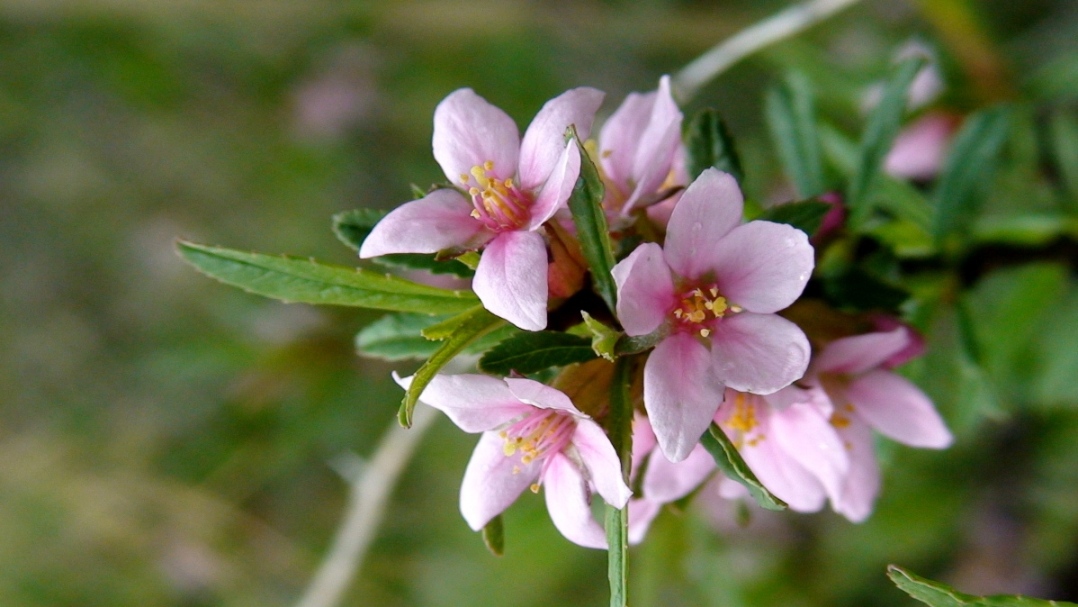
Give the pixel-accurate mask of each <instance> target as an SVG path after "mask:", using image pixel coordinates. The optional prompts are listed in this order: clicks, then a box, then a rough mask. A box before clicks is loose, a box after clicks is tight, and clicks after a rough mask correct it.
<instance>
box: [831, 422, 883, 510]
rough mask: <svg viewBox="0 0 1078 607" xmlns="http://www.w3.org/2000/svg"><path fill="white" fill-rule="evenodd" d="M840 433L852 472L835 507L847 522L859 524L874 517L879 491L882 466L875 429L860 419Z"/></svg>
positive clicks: (842, 429)
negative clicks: (879, 459)
mask: <svg viewBox="0 0 1078 607" xmlns="http://www.w3.org/2000/svg"><path fill="white" fill-rule="evenodd" d="M838 433H839V436H840V437H841V438H842V441H843V443H844V444H845V445H846V449H847V453H848V455H849V459H850V469H849V471H848V472H847V473H846V480H845V483H844V484H843V487H842V498H841V499H840V500H839V501H838V502H837V503H833V504H832V507H833V508H834V509H835V512H838V513H839V514H841V515H842V516H845V517H846V518H847V519H849V520H851V521H853V522H855V523H860V522H862V521H864V520H865V519H867V518H868V515H869V514H872V506H873V504H874V503H875V501H876V495H877V494H878V493H879V491H880V467H879V464H877V463H876V449H875V446H874V445H873V442H872V430H871V429H870V428H869V427H868V426H866V425H865V424H864V423H863V422H861V421H860V420H858V419H852V420H850V424H849V425H848V426H846V427H845V428H841V429H839V430H838Z"/></svg>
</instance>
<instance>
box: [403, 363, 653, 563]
mask: <svg viewBox="0 0 1078 607" xmlns="http://www.w3.org/2000/svg"><path fill="white" fill-rule="evenodd" d="M410 381H411V379H410V378H405V379H403V380H401V383H402V385H405V386H406V385H408V383H410ZM421 398H422V401H423V402H425V403H426V404H428V405H430V406H432V407H434V408H436V409H439V410H441V411H442V412H443V413H445V414H446V415H448V416H449V419H451V420H452V421H453V423H455V424H456V425H457V426H459V427H460V429H461V430H464V431H465V432H482V433H483V435H482V437H480V439H479V444H478V445H476V447H475V452H474V453H473V454H472V459H471V461H470V462H469V463H468V468H467V470H466V471H465V472H464V482H463V483H462V485H461V489H460V511H461V513H462V514H463V515H464V520H466V521H467V522H468V525H470V526H471V528H472V529H475V530H476V531H478V530H479V529H482V528H483V527H484V526H485V525H486V524H487V523H488V522H490V520H491V519H493V518H494V517H495V516H497V515H499V514H501V513H502V512H503V511H504V510H505V509H506V508H508V507H509V505H510V504H512V503H513V502H514V501H515V500H516V499H517V497H518V496H520V494H521V493H523V491H524V489H526V488H528V487H531V489H532V491H536V492H538V490H539V487H540V485H542V486H545V487H546V504H547V510H549V512H550V518H551V520H553V521H554V526H555V527H557V528H558V530H559V531H561V533H562V535H564V536H565V537H566V538H567V539H569V540H570V541H572V542H575V543H577V544H579V545H581V546H585V547H588V548H605V547H606V534H605V532H604V531H603V528H602V527H601V526H600V525H599V524H598V523H597V522H596V521H595V520H594V519H593V518H592V516H591V507H590V506H589V500H590V496H591V494H592V493H598V494H599V495H600V496H602V498H603V499H604V500H606V502H607V503H609V504H611V505H613V506H615V507H617V508H623V507H625V504H626V503H627V502H628V501H629V496H630V495H631V493H632V492H631V491H630V490H629V487H628V486H627V485H626V484H625V483H624V482H623V481H622V477H621V464H620V463H619V462H618V456H617V454H616V453H615V452H614V447H613V446H612V445H611V444H610V440H609V439H607V437H606V434H604V433H603V430H602V428H600V427H599V425H598V424H596V423H595V422H594V421H592V420H591V418H589V417H588V416H587V415H585V414H583V413H581V412H580V411H579V410H577V408H576V407H574V406H573V403H572V402H570V401H569V397H567V396H566V395H565V394H563V393H562V392H560V391H558V390H555V389H554V388H550V387H547V386H545V385H543V384H541V383H539V382H536V381H532V380H530V379H518V378H507V379H497V378H494V377H489V376H486V375H439V376H436V377H435V378H434V379H433V380H431V382H430V384H429V385H428V386H427V388H426V389H425V390H424V391H423V395H422V397H421Z"/></svg>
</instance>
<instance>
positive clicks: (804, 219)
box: [757, 200, 833, 236]
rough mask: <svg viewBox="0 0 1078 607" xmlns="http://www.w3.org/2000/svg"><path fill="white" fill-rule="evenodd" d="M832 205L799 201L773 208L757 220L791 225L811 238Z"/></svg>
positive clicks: (816, 201) (814, 201) (817, 201)
mask: <svg viewBox="0 0 1078 607" xmlns="http://www.w3.org/2000/svg"><path fill="white" fill-rule="evenodd" d="M832 208H833V205H831V204H830V203H827V202H821V201H819V200H801V201H798V202H788V203H785V204H780V205H776V206H773V207H771V208H769V209H767V210H766V211H764V213H763V215H761V216H759V217H757V219H765V220H767V221H774V222H775V223H785V224H787V225H791V226H793V227H795V228H797V229H798V230H801V231H802V232H804V233H805V234H808V235H809V236H812V235H813V234H815V233H816V230H819V229H820V224H822V223H823V218H824V216H825V215H827V213H828V211H830V210H831V209H832Z"/></svg>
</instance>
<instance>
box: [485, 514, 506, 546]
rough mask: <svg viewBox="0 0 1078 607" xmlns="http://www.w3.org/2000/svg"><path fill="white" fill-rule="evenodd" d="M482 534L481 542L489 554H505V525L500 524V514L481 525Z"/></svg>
mask: <svg viewBox="0 0 1078 607" xmlns="http://www.w3.org/2000/svg"><path fill="white" fill-rule="evenodd" d="M482 534H483V544H484V545H486V547H487V550H489V551H490V553H491V554H493V555H494V556H502V555H504V554H505V526H504V525H503V524H502V515H500V514H499V515H497V516H495V517H494V518H492V519H490V522H489V523H487V524H486V525H484V526H483V531H482Z"/></svg>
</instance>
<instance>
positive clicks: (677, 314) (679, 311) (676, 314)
mask: <svg viewBox="0 0 1078 607" xmlns="http://www.w3.org/2000/svg"><path fill="white" fill-rule="evenodd" d="M683 314H685V313H684V312H682V311H681V308H678V309H676V310H674V318H676V319H678V320H681V316H682V315H683Z"/></svg>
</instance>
